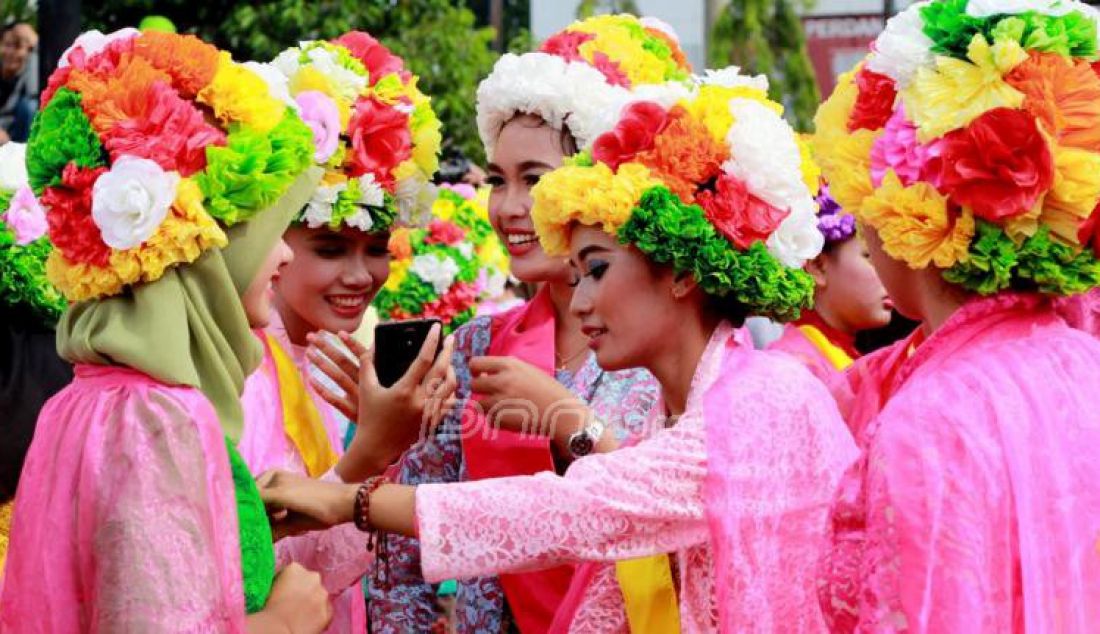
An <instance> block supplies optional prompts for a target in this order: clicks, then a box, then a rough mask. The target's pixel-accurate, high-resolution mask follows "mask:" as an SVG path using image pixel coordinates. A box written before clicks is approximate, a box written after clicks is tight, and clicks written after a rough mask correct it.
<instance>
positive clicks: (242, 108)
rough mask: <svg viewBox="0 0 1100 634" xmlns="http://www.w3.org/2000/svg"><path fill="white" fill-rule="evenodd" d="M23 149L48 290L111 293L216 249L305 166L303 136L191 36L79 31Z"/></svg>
mask: <svg viewBox="0 0 1100 634" xmlns="http://www.w3.org/2000/svg"><path fill="white" fill-rule="evenodd" d="M42 104H43V106H42V109H41V111H40V112H39V113H38V115H37V116H36V118H35V120H34V123H33V125H32V126H31V134H30V141H29V142H28V145H27V171H28V174H29V179H30V184H31V187H32V188H33V190H34V192H35V193H36V194H38V195H39V200H40V201H41V203H42V206H43V207H44V208H45V210H46V218H47V221H48V224H49V237H50V240H51V241H52V243H53V245H54V247H55V248H54V251H53V253H52V254H51V255H50V257H49V260H48V262H47V272H48V275H49V279H50V281H51V282H53V283H54V285H56V286H57V287H58V288H59V289H60V290H61V292H62V293H64V294H65V296H66V297H67V298H68V299H69V300H72V301H81V300H88V299H95V298H98V297H106V296H111V295H116V294H118V293H120V292H122V291H123V289H124V288H125V287H126V286H127V285H130V284H137V283H140V282H152V281H155V280H157V279H159V278H160V277H161V276H162V275H163V274H164V272H165V270H167V269H168V268H169V267H171V266H173V265H176V264H181V263H188V262H193V261H194V260H195V259H197V258H198V257H199V256H200V255H201V254H202V253H203V252H205V251H207V250H208V249H212V248H217V247H222V246H224V245H225V244H226V242H227V239H226V234H225V231H224V228H225V227H229V226H231V225H234V224H236V223H238V222H243V221H247V220H249V219H250V218H252V217H253V216H254V215H255V214H256V213H258V212H259V211H261V210H263V209H265V208H267V207H269V206H270V205H272V204H273V203H275V202H276V201H277V200H279V198H281V197H282V195H283V194H284V193H285V192H286V189H287V188H288V187H289V186H290V185H291V183H292V182H294V180H295V179H296V178H297V177H298V176H299V175H301V174H302V173H303V172H304V171H305V170H306V169H307V168H308V167H309V165H310V162H311V159H312V156H313V152H314V148H313V141H312V134H311V133H310V130H309V128H308V127H306V125H305V124H304V123H302V120H301V119H299V118H298V115H297V113H295V112H294V110H293V109H291V108H288V107H286V105H284V104H283V103H282V102H281V101H279V100H278V99H276V98H275V97H273V96H272V95H271V93H270V92H269V90H268V86H267V84H266V83H265V82H264V81H263V79H261V78H260V76H258V75H257V74H255V73H254V72H252V71H250V70H248V69H247V68H245V67H244V66H242V65H241V64H238V63H236V62H234V61H233V60H232V59H231V58H230V56H229V53H225V52H221V51H219V50H218V49H217V48H215V47H213V46H211V45H209V44H206V43H204V42H202V41H201V40H199V39H197V38H195V37H193V36H189V35H175V34H168V33H159V32H148V33H139V32H138V31H136V30H134V29H123V30H121V31H116V32H114V33H111V34H109V35H103V34H102V33H99V32H98V31H90V32H88V33H85V34H83V35H81V36H80V37H79V38H77V40H76V42H75V43H74V44H73V45H72V47H70V48H69V50H68V51H66V52H65V53H64V55H62V59H61V62H60V64H59V65H58V69H57V70H56V71H55V72H54V73H53V75H51V76H50V80H49V85H48V87H47V89H46V91H45V92H44V93H43V96H42Z"/></svg>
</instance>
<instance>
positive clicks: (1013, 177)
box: [929, 108, 1054, 222]
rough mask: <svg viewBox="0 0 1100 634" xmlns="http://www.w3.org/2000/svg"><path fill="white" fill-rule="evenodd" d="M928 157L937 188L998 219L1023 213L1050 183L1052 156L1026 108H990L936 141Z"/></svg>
mask: <svg viewBox="0 0 1100 634" xmlns="http://www.w3.org/2000/svg"><path fill="white" fill-rule="evenodd" d="M936 146H937V147H936V150H937V152H936V153H937V154H938V156H937V157H936V158H933V159H932V160H931V161H929V168H930V172H931V173H932V174H933V178H934V182H935V183H936V187H937V188H938V189H939V190H940V192H941V193H943V194H944V195H946V196H948V197H950V198H951V200H952V201H953V202H955V203H958V204H959V205H962V206H964V207H969V208H970V209H971V211H973V212H974V215H976V216H978V217H979V218H984V219H986V220H989V221H992V222H1000V221H1003V220H1005V219H1008V218H1011V217H1013V216H1018V215H1020V214H1024V213H1027V212H1028V211H1030V210H1031V208H1032V207H1034V206H1035V202H1036V201H1037V200H1039V196H1041V195H1042V194H1043V193H1045V192H1046V191H1047V190H1048V189H1050V187H1051V185H1052V184H1053V183H1054V159H1053V157H1052V156H1051V153H1050V148H1049V147H1048V146H1047V142H1046V140H1045V139H1044V138H1043V135H1042V134H1040V133H1039V129H1038V127H1036V125H1035V119H1034V118H1033V117H1032V116H1031V115H1030V114H1028V113H1027V112H1024V111H1021V110H1012V109H1010V108H994V109H993V110H990V111H989V112H986V113H984V114H982V115H981V116H980V117H978V118H977V119H974V120H973V121H971V122H970V125H968V126H966V127H965V128H962V129H960V130H953V131H951V132H948V133H947V134H946V135H944V137H943V139H941V140H940V141H938V142H937V143H936Z"/></svg>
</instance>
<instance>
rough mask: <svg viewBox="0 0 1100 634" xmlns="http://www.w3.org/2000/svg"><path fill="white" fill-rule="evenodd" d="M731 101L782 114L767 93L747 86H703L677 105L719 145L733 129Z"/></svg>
mask: <svg viewBox="0 0 1100 634" xmlns="http://www.w3.org/2000/svg"><path fill="white" fill-rule="evenodd" d="M731 99H751V100H753V101H757V102H759V103H762V104H764V105H765V106H767V107H769V108H771V109H772V110H775V112H776V114H779V115H782V114H783V106H781V105H779V104H777V103H775V102H774V101H771V100H770V99H768V93H766V92H764V91H762V90H756V89H755V88H750V87H748V86H735V87H728V86H715V85H710V84H708V85H705V86H701V87H700V88H699V93H698V95H696V96H695V97H693V98H691V99H682V100H681V101H680V102H679V105H680V106H682V107H683V108H684V109H686V110H687V111H688V113H689V114H691V116H692V118H693V119H696V120H698V121H700V122H702V124H703V125H705V126H706V127H707V130H708V131H710V134H711V136H713V137H714V140H715V141H718V142H719V143H725V141H726V134H727V133H728V132H729V129H730V128H731V127H733V114H731V113H730V100H731Z"/></svg>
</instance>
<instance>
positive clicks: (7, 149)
mask: <svg viewBox="0 0 1100 634" xmlns="http://www.w3.org/2000/svg"><path fill="white" fill-rule="evenodd" d="M26 184H27V146H26V145H25V144H23V143H14V142H12V143H5V144H4V145H0V190H4V191H6V192H13V191H15V190H17V189H19V188H20V187H22V186H23V185H26Z"/></svg>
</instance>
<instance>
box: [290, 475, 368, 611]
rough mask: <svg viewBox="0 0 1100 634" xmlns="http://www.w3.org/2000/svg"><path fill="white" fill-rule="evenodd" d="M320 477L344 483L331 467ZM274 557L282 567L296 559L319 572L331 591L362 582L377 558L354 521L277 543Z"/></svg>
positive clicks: (337, 590) (334, 592)
mask: <svg viewBox="0 0 1100 634" xmlns="http://www.w3.org/2000/svg"><path fill="white" fill-rule="evenodd" d="M321 479H322V480H326V481H328V482H343V480H341V479H340V476H338V475H336V472H335V471H334V470H332V469H329V471H328V472H327V473H325V475H323V476H321ZM275 556H276V558H277V565H278V566H279V567H280V568H282V567H283V566H285V565H286V564H288V563H290V562H292V561H294V562H297V563H299V564H301V565H303V566H305V567H306V568H309V569H310V570H313V571H316V572H318V573H320V574H321V581H322V582H323V583H324V584H325V588H326V589H328V591H329V593H331V594H336V593H338V592H340V591H342V590H344V589H345V588H347V587H349V586H351V585H353V584H356V583H359V580H360V579H362V578H363V575H365V574H367V571H369V570H370V566H371V563H372V562H373V561H374V553H373V552H368V551H367V536H366V534H364V533H363V531H361V530H359V529H358V528H356V527H355V525H354V524H341V525H339V526H334V527H332V528H330V529H328V530H323V531H315V532H311V533H304V534H302V535H296V536H294V537H286V538H284V539H281V540H279V542H278V543H276V544H275Z"/></svg>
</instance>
